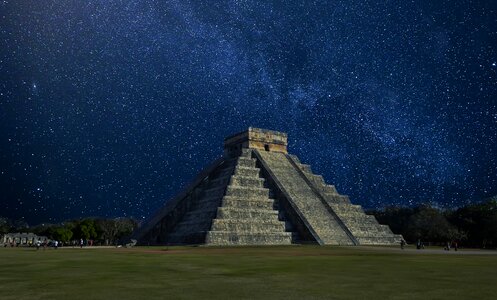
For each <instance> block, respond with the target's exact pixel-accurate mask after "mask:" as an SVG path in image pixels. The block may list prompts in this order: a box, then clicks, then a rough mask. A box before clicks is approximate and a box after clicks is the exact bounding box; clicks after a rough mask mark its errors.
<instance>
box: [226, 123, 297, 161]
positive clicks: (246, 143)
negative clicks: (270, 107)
mask: <svg viewBox="0 0 497 300" xmlns="http://www.w3.org/2000/svg"><path fill="white" fill-rule="evenodd" d="M287 145H288V135H287V134H286V133H284V132H279V131H273V130H267V129H261V128H255V127H249V128H248V130H245V131H242V132H239V133H237V134H234V135H231V136H228V137H227V138H225V139H224V151H225V153H226V154H227V155H228V156H233V155H237V154H239V153H240V152H241V149H258V150H263V151H270V152H281V153H288V151H287V149H286V147H287Z"/></svg>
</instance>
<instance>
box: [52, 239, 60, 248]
mask: <svg viewBox="0 0 497 300" xmlns="http://www.w3.org/2000/svg"><path fill="white" fill-rule="evenodd" d="M53 247H54V248H55V250H57V248H59V242H58V241H55V242H53Z"/></svg>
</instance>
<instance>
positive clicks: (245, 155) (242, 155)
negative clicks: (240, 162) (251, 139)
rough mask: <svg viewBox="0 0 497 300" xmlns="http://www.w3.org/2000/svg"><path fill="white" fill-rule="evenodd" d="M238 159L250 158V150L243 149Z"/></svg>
mask: <svg viewBox="0 0 497 300" xmlns="http://www.w3.org/2000/svg"><path fill="white" fill-rule="evenodd" d="M240 157H252V149H246V148H243V149H242V153H241V155H240Z"/></svg>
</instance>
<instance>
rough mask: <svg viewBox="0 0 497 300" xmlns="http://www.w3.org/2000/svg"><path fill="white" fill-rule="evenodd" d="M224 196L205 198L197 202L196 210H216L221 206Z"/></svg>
mask: <svg viewBox="0 0 497 300" xmlns="http://www.w3.org/2000/svg"><path fill="white" fill-rule="evenodd" d="M221 199H222V197H211V198H203V199H201V200H200V201H198V202H197V203H196V204H195V207H194V210H215V209H216V208H217V207H219V206H221Z"/></svg>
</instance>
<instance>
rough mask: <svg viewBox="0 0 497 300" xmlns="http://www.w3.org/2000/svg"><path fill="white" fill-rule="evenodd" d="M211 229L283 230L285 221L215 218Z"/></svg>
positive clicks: (234, 230)
mask: <svg viewBox="0 0 497 300" xmlns="http://www.w3.org/2000/svg"><path fill="white" fill-rule="evenodd" d="M211 231H232V232H237V233H252V232H259V233H263V232H266V233H271V232H284V231H285V223H284V222H280V221H278V220H277V219H275V220H264V221H259V220H231V219H215V220H214V221H213V222H212V227H211Z"/></svg>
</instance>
